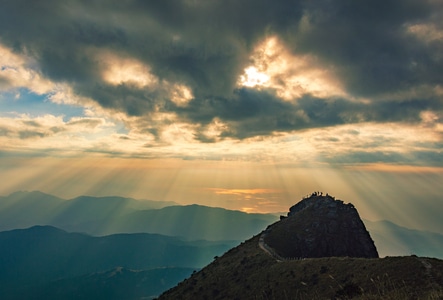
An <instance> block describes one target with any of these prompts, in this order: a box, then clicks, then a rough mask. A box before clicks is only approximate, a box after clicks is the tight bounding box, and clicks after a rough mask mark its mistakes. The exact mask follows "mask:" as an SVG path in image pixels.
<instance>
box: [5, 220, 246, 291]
mask: <svg viewBox="0 0 443 300" xmlns="http://www.w3.org/2000/svg"><path fill="white" fill-rule="evenodd" d="M235 245H237V243H236V242H209V241H195V242H190V241H183V240H180V239H178V238H174V237H169V236H162V235H158V234H147V233H138V234H114V235H110V236H103V237H93V236H89V235H86V234H82V233H68V232H66V231H63V230H61V229H58V228H55V227H52V226H34V227H31V228H27V229H15V230H11V231H3V232H0V266H1V268H0V291H2V292H1V296H0V297H1V299H38V298H35V297H36V295H37V294H40V295H41V299H68V298H72V299H82V297H80V298H76V297H74V296H72V295H69V294H68V293H67V291H69V290H71V291H72V290H75V287H77V288H79V290H80V291H82V293H85V294H87V297H86V296H85V297H86V298H84V299H99V298H100V299H107V298H106V297H105V295H107V293H108V291H107V289H109V290H113V291H115V292H116V293H117V292H118V293H121V292H123V288H124V287H125V288H126V289H134V290H139V292H140V293H145V294H143V296H153V295H158V294H159V293H160V292H162V291H164V289H166V288H169V287H171V286H173V285H175V284H176V283H177V282H178V281H180V280H182V279H184V278H185V277H187V276H189V275H190V274H191V272H192V271H194V270H198V269H200V268H202V267H203V266H205V265H207V264H208V263H209V262H210V261H212V260H213V257H214V256H217V255H221V254H222V253H224V252H225V251H227V250H228V249H230V248H232V247H233V246H235ZM110 270H120V271H119V272H117V273H118V274H117V275H119V276H120V275H122V276H120V277H119V276H117V277H115V278H109V276H107V275H106V273H107V274H108V275H110V274H112V271H110ZM121 270H126V271H125V273H121ZM123 275H124V276H123ZM156 276H157V277H156ZM161 278H163V281H162V282H160V279H161ZM147 280H148V281H147ZM143 281H147V282H144V283H143V287H142V288H137V284H142V282H143ZM94 282H95V284H96V285H95V284H94ZM155 283H157V284H155ZM111 285H112V286H114V287H111ZM52 288H56V290H52ZM60 288H63V289H62V290H59V289H60ZM94 289H95V293H100V297H97V296H94ZM88 291H89V292H88ZM127 294H128V295H129V294H134V293H131V292H129V291H127ZM135 294H137V293H135ZM26 295H27V296H26ZM29 295H32V297H30V296H29ZM49 295H53V296H51V297H49ZM74 295H75V294H74ZM68 296H69V297H68ZM77 296H79V295H78V294H77ZM108 299H119V298H112V297H110V298H108ZM120 299H121V298H120ZM125 299H126V298H125ZM129 299H133V298H129Z"/></svg>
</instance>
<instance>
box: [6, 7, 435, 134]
mask: <svg viewBox="0 0 443 300" xmlns="http://www.w3.org/2000/svg"><path fill="white" fill-rule="evenodd" d="M441 6H442V5H441V4H439V3H438V1H431V0H429V1H423V0H371V1H369V0H364V1H350V0H341V1H328V0H317V1H315V0H314V1H270V0H254V1H252V0H248V1H232V0H229V1H218V0H205V1H197V0H196V1H193V0H182V1H179V0H174V1H172V0H169V1H136V0H132V1H80V0H79V1H69V2H64V1H63V2H62V1H49V0H46V1H44V0H41V1H31V2H30V1H24V0H4V1H2V2H1V4H0V42H1V43H3V44H5V45H7V46H9V47H10V48H12V49H14V50H15V51H16V52H17V53H26V54H27V55H30V56H32V57H33V58H34V59H35V60H36V62H37V64H38V65H39V68H40V69H41V71H42V73H43V74H45V75H46V76H48V77H49V78H50V79H52V80H53V81H60V82H68V83H69V84H70V85H71V86H72V87H73V88H74V91H75V92H76V93H78V94H80V95H81V96H86V97H89V98H91V99H93V100H94V101H96V102H97V103H99V104H100V105H101V106H103V107H105V108H109V109H112V110H117V111H123V112H125V113H126V114H128V115H131V116H146V118H147V119H149V116H150V115H151V113H153V112H175V113H177V114H178V118H179V119H181V120H185V121H189V122H193V123H197V124H200V125H202V126H201V127H202V128H204V127H205V126H206V125H208V124H209V123H211V121H213V120H214V119H215V118H218V119H220V120H221V121H223V122H225V123H226V124H228V129H226V130H225V131H223V132H222V134H221V136H222V137H234V138H245V137H251V136H256V135H266V134H271V133H272V132H276V131H290V130H296V129H303V128H312V127H321V126H332V125H337V124H344V123H350V122H361V121H377V122H385V121H395V122H415V121H417V120H419V114H420V112H421V111H422V110H425V109H435V110H441V99H436V98H435V96H433V95H430V96H427V97H423V96H414V97H407V98H405V99H390V98H389V97H388V96H383V95H386V94H395V93H398V92H400V91H405V90H408V89H414V87H415V86H422V85H425V86H430V87H434V86H436V85H439V84H441V83H442V79H441V78H442V77H441V75H442V74H441V73H442V71H441V70H443V56H442V55H441V53H442V52H441V51H442V50H443V44H442V42H441V40H438V39H437V40H435V39H434V40H430V41H429V40H428V41H423V40H421V39H420V36H417V35H414V34H412V33H411V32H409V31H408V28H409V27H408V26H412V25H414V24H431V25H432V26H434V27H435V28H436V29H437V30H442V29H443V26H442V25H443V24H442V23H441V22H440V21H438V20H440V19H441V18H440V17H442V15H443V14H442V10H443V9H442V7H441ZM271 35H277V36H278V37H279V39H280V40H281V41H282V42H283V43H284V45H285V46H286V47H288V49H289V50H290V51H291V52H292V54H294V55H304V54H309V55H314V56H315V57H316V58H317V60H318V64H319V66H317V67H321V66H322V65H325V66H328V68H329V69H333V70H335V72H336V76H337V77H338V78H339V80H340V82H342V83H343V85H344V86H345V88H346V90H347V91H348V92H349V93H350V94H351V95H352V96H355V97H368V98H369V99H370V101H369V102H365V103H358V102H355V101H351V100H350V99H345V98H340V99H337V98H324V99H323V98H319V97H314V96H312V95H304V96H301V97H300V98H299V99H293V100H294V101H291V102H287V101H283V100H282V99H280V98H279V97H277V96H276V94H275V92H274V91H272V90H261V91H257V90H253V89H245V88H243V89H239V88H238V87H236V83H237V80H238V77H239V75H240V74H241V73H242V72H243V70H244V68H245V67H246V66H248V65H250V64H251V61H250V54H251V51H252V50H253V48H254V46H255V45H256V43H257V42H260V41H262V39H263V38H264V37H266V36H271ZM91 49H102V50H103V49H107V50H112V51H114V52H116V53H119V54H121V55H122V56H123V57H131V58H134V59H137V60H139V61H141V62H143V63H145V64H146V65H148V66H150V68H151V70H150V72H151V73H152V74H153V75H155V76H156V77H157V78H159V80H160V82H162V80H163V81H167V82H170V83H176V84H184V85H187V86H189V87H190V88H191V89H192V92H193V95H194V99H193V100H192V101H191V102H190V103H189V105H188V106H187V107H181V106H178V105H176V104H175V103H174V102H173V101H171V99H169V98H168V94H167V93H166V92H165V91H162V90H150V89H149V88H146V87H144V88H141V87H139V86H136V85H133V84H132V85H131V84H129V83H124V84H120V85H111V84H109V83H107V82H105V81H104V80H103V78H102V74H101V73H100V63H101V62H100V61H99V60H100V58H97V57H96V56H93V55H91ZM104 59H105V58H104ZM371 97H372V98H371ZM380 97H381V98H380ZM374 99H377V101H375V100H374ZM150 130H151V131H152V130H154V129H152V128H151V129H150ZM197 137H198V138H199V139H200V140H201V141H213V139H211V138H208V137H206V136H205V135H204V134H200V133H199V134H197Z"/></svg>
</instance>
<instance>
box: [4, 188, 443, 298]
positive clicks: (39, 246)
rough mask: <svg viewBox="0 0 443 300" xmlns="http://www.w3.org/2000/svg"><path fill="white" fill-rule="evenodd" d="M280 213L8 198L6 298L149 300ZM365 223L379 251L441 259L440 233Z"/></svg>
mask: <svg viewBox="0 0 443 300" xmlns="http://www.w3.org/2000/svg"><path fill="white" fill-rule="evenodd" d="M278 219H279V218H278V215H276V214H248V213H244V212H240V211H232V210H226V209H223V208H216V207H207V206H201V205H186V206H180V205H177V203H174V202H161V201H152V200H135V199H131V198H123V197H89V196H81V197H77V198H74V199H71V200H65V199H61V198H58V197H55V196H52V195H48V194H44V193H41V192H37V191H36V192H16V193H13V194H11V195H9V196H5V197H0V231H3V232H0V267H1V270H0V289H1V290H3V291H4V293H3V295H2V299H121V298H122V297H120V298H119V297H117V296H116V297H115V298H113V297H111V296H110V295H121V293H123V292H124V290H131V291H132V292H133V294H132V295H133V296H134V297H132V296H130V297H129V296H128V297H127V298H126V299H139V298H141V297H144V298H146V299H150V298H153V297H156V296H158V295H159V294H160V293H161V292H163V291H165V290H167V289H168V288H170V287H172V286H174V285H175V284H177V283H178V282H180V281H182V280H183V279H185V278H187V277H188V276H189V275H191V273H193V272H195V271H196V270H197V271H198V270H200V269H201V268H202V267H204V266H205V265H207V264H208V263H209V262H211V261H212V260H213V258H214V257H218V256H221V255H222V254H223V253H224V252H226V251H227V250H228V249H230V248H232V247H233V246H236V245H238V244H240V243H241V242H242V241H245V240H248V239H250V238H251V237H252V236H256V235H257V234H259V233H260V232H262V231H263V230H264V229H265V228H266V227H267V226H268V225H270V224H273V223H275V222H277V221H278ZM364 223H365V225H366V229H367V230H368V231H369V232H370V233H371V237H372V238H373V240H374V242H375V245H376V246H377V250H378V253H379V254H380V256H381V257H384V256H399V255H411V254H415V255H419V256H428V257H439V258H443V253H442V251H441V249H443V235H441V234H438V233H432V232H426V231H420V230H413V229H409V228H405V227H401V226H398V225H396V224H394V223H392V222H389V221H376V222H374V221H369V220H364ZM36 225H38V226H36ZM216 261H218V259H216ZM216 261H214V262H216ZM57 287H58V288H57ZM111 291H112V292H111ZM79 293H80V294H79ZM82 293H83V294H82ZM30 295H32V297H31V296H30ZM39 295H40V296H39ZM42 295H43V296H42ZM45 295H46V296H45ZM51 295H52V296H51ZM72 295H77V297H73V296H72ZM104 295H107V296H104ZM127 295H129V294H127ZM6 296H8V297H6ZM39 297H40V298H39ZM70 297H71V298H70ZM123 298H125V297H123Z"/></svg>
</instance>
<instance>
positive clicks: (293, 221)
mask: <svg viewBox="0 0 443 300" xmlns="http://www.w3.org/2000/svg"><path fill="white" fill-rule="evenodd" d="M264 242H265V244H266V245H267V246H269V247H270V248H272V249H273V250H274V251H275V252H276V253H277V254H278V255H279V256H281V257H284V258H288V259H291V258H318V257H334V256H335V257H343V256H348V257H362V258H377V257H378V252H377V249H376V247H375V245H374V241H373V240H372V239H371V236H370V235H369V232H368V231H367V230H366V228H365V225H364V224H363V222H362V220H361V219H360V216H359V214H358V212H357V210H356V209H355V207H354V206H353V205H352V204H345V203H344V202H343V201H340V200H335V199H334V198H333V197H331V196H329V195H326V196H323V195H321V194H317V193H313V194H312V195H311V196H310V197H308V198H305V199H303V200H302V201H300V202H299V203H297V204H296V205H294V206H292V207H291V208H290V209H289V213H288V216H287V217H284V218H281V220H280V221H279V222H277V223H275V224H273V225H271V226H269V227H268V228H267V229H266V232H265V237H264Z"/></svg>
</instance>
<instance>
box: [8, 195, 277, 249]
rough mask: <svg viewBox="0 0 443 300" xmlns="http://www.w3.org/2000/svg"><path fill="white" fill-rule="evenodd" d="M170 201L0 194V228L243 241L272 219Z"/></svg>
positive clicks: (272, 218)
mask: <svg viewBox="0 0 443 300" xmlns="http://www.w3.org/2000/svg"><path fill="white" fill-rule="evenodd" d="M171 204H174V203H173V202H172V203H171V202H160V201H149V200H140V201H137V200H134V199H129V198H122V197H86V196H82V197H78V198H74V199H72V200H63V199H60V198H57V197H54V196H51V195H47V194H44V193H41V192H17V193H13V194H11V195H10V196H7V197H1V198H0V231H4V230H11V229H17V228H28V227H31V226H34V225H50V226H54V227H57V228H60V229H64V230H66V231H70V232H84V233H87V234H90V235H95V236H102V235H110V234H115V233H156V234H162V235H170V236H180V237H182V238H184V239H188V240H199V239H203V240H214V241H216V240H218V241H221V240H238V241H243V240H245V239H246V238H248V237H251V236H252V235H254V234H255V233H256V232H257V231H260V230H262V229H264V228H265V227H266V226H267V225H269V224H270V223H272V222H274V221H275V220H276V218H277V217H276V216H275V215H271V214H247V213H243V212H240V211H233V210H226V209H223V208H215V207H207V206H201V205H188V206H177V205H171ZM159 207H160V208H159Z"/></svg>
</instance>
